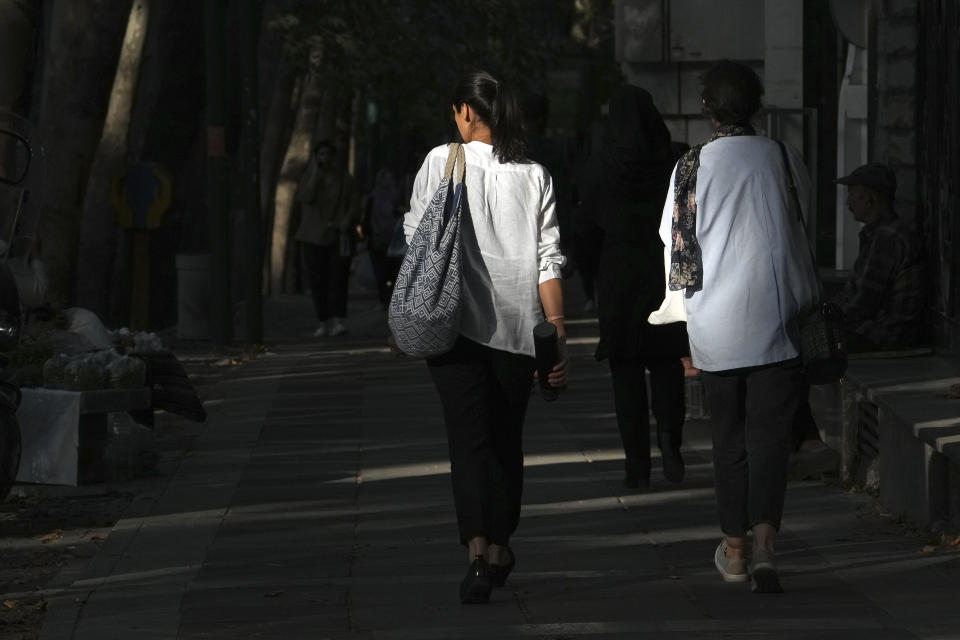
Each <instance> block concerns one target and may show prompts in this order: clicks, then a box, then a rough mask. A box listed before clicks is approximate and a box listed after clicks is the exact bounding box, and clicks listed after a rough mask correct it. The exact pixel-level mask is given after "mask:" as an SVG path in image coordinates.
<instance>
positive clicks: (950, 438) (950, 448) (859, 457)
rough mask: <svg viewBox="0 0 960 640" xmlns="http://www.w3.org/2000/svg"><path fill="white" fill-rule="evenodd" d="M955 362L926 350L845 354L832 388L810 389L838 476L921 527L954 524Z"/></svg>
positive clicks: (958, 374)
mask: <svg viewBox="0 0 960 640" xmlns="http://www.w3.org/2000/svg"><path fill="white" fill-rule="evenodd" d="M957 383H960V362H957V361H956V360H954V359H951V358H947V357H943V356H937V355H934V354H932V353H930V352H929V350H927V351H918V352H914V353H874V354H857V355H854V356H851V358H850V362H849V368H848V370H847V374H846V375H845V376H844V378H843V380H841V381H840V382H839V383H837V384H834V385H819V386H814V387H812V388H811V394H810V405H811V408H812V409H813V411H814V416H815V418H816V419H817V423H818V426H819V427H820V428H821V430H822V432H823V436H824V441H825V442H826V443H827V445H829V446H830V447H832V448H834V449H836V450H837V451H839V452H840V453H841V459H842V466H841V475H842V477H843V479H844V480H846V481H848V482H852V483H856V484H859V485H861V486H866V487H868V488H876V489H877V490H878V491H879V494H880V497H881V499H882V500H883V501H884V503H885V504H886V505H887V507H888V508H889V509H890V510H891V511H893V512H895V513H898V514H900V515H904V516H906V517H908V518H910V519H911V520H913V521H915V522H918V523H920V524H924V525H929V524H932V523H934V522H937V521H947V522H955V523H956V522H960V498H958V496H960V398H957V397H955V395H954V394H951V393H950V387H951V385H953V384H957Z"/></svg>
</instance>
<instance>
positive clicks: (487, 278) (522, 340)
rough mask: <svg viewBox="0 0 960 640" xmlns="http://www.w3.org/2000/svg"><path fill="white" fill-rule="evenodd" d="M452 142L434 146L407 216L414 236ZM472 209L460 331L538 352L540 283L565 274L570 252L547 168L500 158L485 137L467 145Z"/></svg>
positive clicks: (466, 220)
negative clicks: (563, 249) (564, 251)
mask: <svg viewBox="0 0 960 640" xmlns="http://www.w3.org/2000/svg"><path fill="white" fill-rule="evenodd" d="M447 154H448V148H447V146H446V145H443V146H439V147H436V148H434V149H433V150H431V151H430V153H428V154H427V157H426V159H425V160H424V161H423V165H422V166H421V167H420V171H419V172H418V173H417V177H416V180H415V181H414V183H413V192H412V195H411V197H410V211H409V212H408V213H407V214H406V215H405V216H404V219H403V229H404V233H405V235H406V238H407V242H409V241H410V239H411V238H412V237H413V232H414V231H415V230H416V228H417V225H419V224H420V219H421V218H422V217H423V212H424V210H425V209H426V208H427V205H428V204H429V203H430V200H431V198H432V197H433V194H434V193H435V192H436V190H437V187H438V186H439V184H440V180H441V178H442V177H443V168H444V165H445V163H446V160H447ZM464 154H465V157H466V171H465V173H464V187H465V189H466V194H467V204H468V205H469V206H468V208H467V209H465V210H464V214H465V215H464V217H463V218H462V220H461V237H462V239H463V251H462V253H461V259H462V260H463V265H464V269H463V298H462V307H461V313H460V333H461V334H462V335H463V336H464V337H466V338H469V339H470V340H473V341H475V342H479V343H480V344H484V345H487V346H489V347H492V348H494V349H500V350H502V351H509V352H511V353H522V354H526V355H530V356H532V355H534V348H533V328H534V326H536V324H537V323H538V322H540V321H542V320H543V309H542V307H541V305H540V294H539V289H538V287H539V284H540V283H541V282H545V281H547V280H550V279H553V278H560V268H561V267H562V266H563V263H564V257H563V255H561V253H560V231H559V227H558V226H557V213H556V208H555V206H554V195H553V184H552V181H551V179H550V174H549V173H547V170H546V169H544V168H543V167H542V166H540V165H539V164H537V163H535V162H527V163H515V162H508V163H501V162H500V161H499V160H497V158H496V156H494V155H493V147H492V146H490V145H488V144H485V143H483V142H476V141H474V142H470V143H468V144H465V145H464Z"/></svg>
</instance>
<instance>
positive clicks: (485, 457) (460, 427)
mask: <svg viewBox="0 0 960 640" xmlns="http://www.w3.org/2000/svg"><path fill="white" fill-rule="evenodd" d="M427 365H428V366H429V369H430V375H431V376H432V377H433V382H434V384H435V385H436V387H437V391H438V392H439V394H440V402H441V404H442V405H443V415H444V420H445V422H446V427H447V444H448V447H449V449H450V473H451V478H452V481H453V499H454V503H455V505H456V509H457V524H458V528H459V533H460V542H461V543H463V544H467V542H468V541H469V540H470V538H473V537H475V536H484V537H486V538H487V539H488V540H489V541H490V542H492V543H495V544H501V545H506V544H507V543H508V542H509V540H510V536H511V535H513V532H514V531H516V529H517V525H518V524H519V523H520V500H521V497H522V495H523V447H522V434H523V420H524V417H525V416H526V412H527V402H528V401H529V400H530V392H531V386H532V382H533V370H534V367H535V361H534V359H533V358H531V357H529V356H525V355H519V354H514V353H508V352H506V351H499V350H497V349H491V348H490V347H486V346H483V345H480V344H477V343H476V342H473V341H471V340H467V339H466V338H464V337H462V336H461V337H460V338H459V339H458V340H457V343H456V345H454V347H453V349H452V350H451V351H450V352H448V353H446V354H444V355H442V356H439V357H437V358H431V359H429V360H427Z"/></svg>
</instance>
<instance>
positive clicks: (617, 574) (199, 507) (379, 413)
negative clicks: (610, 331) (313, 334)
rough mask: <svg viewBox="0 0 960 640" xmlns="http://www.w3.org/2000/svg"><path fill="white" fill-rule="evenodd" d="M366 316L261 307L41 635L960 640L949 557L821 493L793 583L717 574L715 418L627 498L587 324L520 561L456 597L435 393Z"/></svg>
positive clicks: (540, 447)
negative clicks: (767, 589)
mask: <svg viewBox="0 0 960 640" xmlns="http://www.w3.org/2000/svg"><path fill="white" fill-rule="evenodd" d="M372 307H373V301H372V298H370V297H369V296H355V302H354V304H353V307H352V310H351V321H352V323H353V331H352V333H351V334H350V335H349V336H345V337H343V338H338V339H327V340H323V341H321V340H312V339H309V338H307V337H306V336H307V335H309V331H310V326H309V308H310V306H309V303H308V301H307V300H306V298H303V297H300V298H294V297H290V298H283V299H281V300H279V301H273V302H271V305H270V308H271V320H270V324H269V325H268V330H269V331H270V333H268V336H270V337H271V338H272V340H271V345H270V350H269V352H268V354H267V355H265V356H263V357H262V358H260V359H258V360H255V361H253V362H251V363H249V364H246V365H244V366H243V367H242V368H241V370H240V372H239V373H238V375H237V376H236V377H235V378H233V379H230V380H227V381H224V382H221V383H219V384H218V385H217V386H216V387H214V389H213V392H212V395H211V396H210V397H208V398H206V406H207V409H208V411H209V413H210V417H209V421H208V423H207V424H206V426H205V427H204V431H203V434H202V436H201V437H200V439H199V441H198V443H197V446H196V448H195V451H194V452H193V454H192V455H190V456H188V457H187V458H185V459H184V460H183V461H182V463H181V464H180V467H179V470H178V471H177V473H176V474H175V475H174V476H173V477H172V478H171V480H170V481H169V484H168V486H167V487H166V489H165V491H163V492H162V495H160V496H159V498H157V499H156V500H155V501H149V502H147V503H140V502H134V503H133V504H132V505H131V508H130V510H129V511H128V513H126V514H125V515H124V518H123V519H122V520H121V521H120V522H118V523H117V525H116V527H115V528H114V529H113V531H112V533H111V534H110V536H109V537H108V539H107V540H106V542H105V544H104V546H103V547H102V549H101V550H100V553H99V554H98V555H97V556H96V557H94V558H93V559H92V560H90V561H89V562H86V563H83V564H75V565H70V566H68V567H67V568H65V570H64V571H63V572H62V573H61V574H60V576H59V578H58V584H57V585H56V587H57V588H59V589H61V590H60V591H59V592H57V593H55V594H54V595H51V596H50V598H49V599H50V608H49V611H48V613H47V617H46V620H45V625H44V628H43V631H42V634H41V638H43V639H51V640H62V639H65V638H80V639H88V638H89V639H97V640H105V639H113V638H116V639H124V640H126V639H132V638H137V639H148V638H164V639H167V638H171V639H172V638H230V639H236V638H284V639H285V640H294V639H298V638H313V639H317V638H328V639H335V638H336V639H341V638H358V639H367V638H376V639H378V640H379V639H384V640H388V639H395V640H400V639H424V640H426V639H434V638H435V639H448V638H449V639H454V638H484V639H487V638H492V639H499V638H551V639H555V640H560V639H564V640H573V639H579V638H584V639H601V638H603V639H605V638H610V639H615V638H616V639H620V638H623V639H626V638H650V639H654V638H656V639H660V638H685V639H687V638H704V639H708V638H709V639H714V638H715V639H720V638H725V639H727V638H729V639H739V638H751V639H766V638H778V639H782V638H787V639H791V638H796V639H801V638H802V639H803V640H814V639H834V638H835V639H840V638H843V639H844V640H847V639H851V638H853V639H856V638H870V639H871V640H893V639H900V638H923V639H926V640H934V639H937V640H945V639H948V638H952V639H957V638H960V606H958V605H960V554H957V553H956V552H950V551H947V550H944V549H940V548H937V549H934V550H932V551H931V550H929V549H928V550H927V551H924V549H923V547H924V542H925V539H924V538H923V537H920V536H918V535H916V534H913V533H911V532H910V531H908V530H905V528H904V527H903V526H902V525H901V524H898V523H897V522H894V521H893V518H890V517H884V516H883V514H882V513H877V512H876V511H875V510H874V509H872V508H871V504H870V500H869V499H868V497H866V496H864V495H862V494H849V493H846V492H843V491H842V490H839V489H836V488H830V487H827V486H824V485H823V484H821V483H812V482H808V483H797V484H792V485H791V487H790V489H789V492H788V496H787V514H786V516H785V527H786V528H785V530H784V532H783V534H782V536H781V540H780V550H781V553H780V560H781V569H782V580H783V583H784V586H785V588H786V589H787V593H786V594H784V595H778V596H772V595H766V596H760V595H753V594H751V593H750V591H749V585H746V584H739V585H727V584H724V583H722V582H721V580H720V578H719V577H718V576H717V574H716V572H715V571H714V569H713V565H712V553H713V549H714V547H715V546H716V543H717V540H718V539H719V531H718V528H717V525H716V519H715V517H714V503H713V489H712V475H711V474H712V471H711V466H710V463H709V430H708V425H707V424H706V423H705V422H703V421H695V422H692V423H690V424H689V425H688V429H687V438H686V444H685V455H686V459H687V462H688V478H687V480H686V481H685V482H684V483H683V484H681V485H670V484H668V483H666V482H665V481H663V480H662V479H661V476H660V474H659V466H658V461H657V460H655V469H654V474H655V475H654V488H653V490H652V491H650V492H647V493H633V494H624V493H623V491H622V489H621V488H620V479H621V476H622V453H621V449H620V446H619V439H618V436H617V431H616V426H615V421H614V418H613V414H612V411H613V409H612V398H611V392H610V389H609V386H610V385H609V378H608V375H607V371H606V368H605V366H604V365H603V364H601V363H597V362H595V361H594V360H593V358H592V350H593V341H594V339H595V334H596V325H595V323H594V322H592V321H591V320H590V319H583V320H581V321H576V320H575V321H574V323H573V324H572V326H571V329H570V333H571V336H572V338H573V339H572V347H571V350H572V356H573V366H574V369H573V384H572V386H571V388H570V389H569V390H568V392H567V393H566V394H565V395H564V396H563V397H561V399H560V400H559V401H557V402H554V403H546V402H544V401H543V400H542V399H541V398H539V397H534V398H532V399H531V405H530V410H529V417H528V422H527V431H526V436H525V447H526V454H527V455H526V464H527V470H526V474H527V475H526V492H525V496H524V510H523V516H522V521H521V524H520V528H519V530H518V532H517V536H516V537H515V538H514V540H513V546H514V550H515V551H516V554H517V559H518V560H517V567H516V569H515V570H514V572H513V573H512V574H511V576H510V579H509V581H508V584H507V586H506V587H505V588H503V589H499V590H496V591H495V592H494V595H493V598H492V601H491V603H490V604H489V605H486V606H462V605H460V604H459V600H458V597H457V587H458V584H459V580H460V579H461V578H462V574H463V572H464V571H465V568H466V555H465V552H464V551H463V550H462V549H461V548H460V547H459V546H458V545H457V542H456V527H455V521H454V513H453V505H452V498H451V491H450V486H449V475H448V472H449V465H448V463H447V455H446V443H445V440H444V435H443V426H442V422H441V416H440V411H439V406H438V402H437V398H436V395H435V391H434V389H433V387H432V385H431V383H430V381H429V378H428V375H427V372H426V370H425V367H424V365H423V363H422V362H419V361H415V360H408V359H396V358H393V357H391V356H390V355H389V354H388V353H387V352H386V350H385V349H384V348H383V339H384V337H385V336H386V329H385V327H384V325H383V316H382V313H381V312H380V311H379V310H376V309H374V308H372ZM568 315H572V314H568Z"/></svg>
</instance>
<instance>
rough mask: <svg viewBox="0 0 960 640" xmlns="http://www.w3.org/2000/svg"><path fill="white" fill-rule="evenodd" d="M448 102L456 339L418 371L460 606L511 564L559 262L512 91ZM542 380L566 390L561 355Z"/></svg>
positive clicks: (409, 222) (426, 193)
mask: <svg viewBox="0 0 960 640" xmlns="http://www.w3.org/2000/svg"><path fill="white" fill-rule="evenodd" d="M451 104H452V110H453V117H454V120H455V122H456V125H457V129H458V131H459V133H460V136H461V138H462V139H463V142H464V143H465V144H464V154H465V157H466V171H465V176H464V189H465V190H466V197H467V204H468V208H467V210H466V211H465V214H464V217H463V220H462V224H461V233H462V238H463V245H462V255H461V261H462V265H461V268H462V286H463V290H462V294H461V313H460V336H459V338H458V339H457V342H456V344H455V345H454V347H453V349H452V350H451V351H449V352H448V353H446V354H444V355H441V356H439V357H436V358H430V359H428V360H427V365H428V367H429V370H430V374H431V377H432V378H433V381H434V384H435V385H436V387H437V391H438V393H439V395H440V401H441V404H442V405H443V414H444V421H445V423H446V431H447V441H448V444H449V450H450V471H451V479H452V483H453V497H454V503H455V505H456V513H457V525H458V529H459V539H460V542H461V543H462V544H463V545H465V546H466V547H467V553H468V562H469V563H470V565H469V569H468V571H467V575H466V576H465V577H464V579H463V581H462V582H461V584H460V599H461V602H463V603H476V602H487V601H488V600H489V598H490V593H491V589H492V587H493V586H499V585H503V584H504V582H505V580H506V578H507V575H508V574H509V573H510V570H511V569H512V568H513V566H514V562H515V557H514V554H513V552H512V550H511V549H510V546H509V542H510V537H511V536H512V535H513V533H514V531H515V530H516V528H517V525H518V524H519V521H520V501H521V495H522V490H523V449H522V437H521V436H522V431H523V422H524V416H525V414H526V409H527V402H528V400H529V398H530V388H531V384H532V381H533V372H534V368H535V360H534V357H533V356H534V346H533V328H534V326H535V325H536V324H537V323H538V322H541V321H542V320H543V319H544V316H546V319H547V320H548V321H550V322H552V323H553V324H554V325H556V328H557V333H558V334H559V336H560V339H561V341H563V340H564V338H565V335H566V331H565V329H564V323H563V294H562V288H561V281H560V270H561V268H562V267H563V262H564V258H563V255H562V254H561V252H560V234H559V229H558V227H557V216H556V210H555V207H554V196H553V187H552V185H551V180H550V175H549V174H548V173H547V171H546V170H545V169H544V168H543V167H542V166H540V165H539V164H536V163H533V162H530V161H527V160H525V158H524V153H525V150H524V144H523V138H522V122H521V116H520V111H519V107H518V105H517V102H516V99H515V98H514V97H513V95H512V93H511V92H510V90H509V89H508V88H507V87H506V86H505V85H504V83H503V82H501V81H499V80H497V79H496V78H494V77H493V76H491V75H490V74H488V73H485V72H476V73H472V74H470V75H468V76H466V77H465V78H463V79H462V80H461V81H460V83H459V84H458V85H457V86H456V88H455V90H454V93H453V100H452V101H451ZM447 155H448V148H447V145H442V146H439V147H436V148H435V149H433V150H431V151H430V152H429V153H428V154H427V157H426V159H425V160H424V162H423V165H422V166H421V167H420V171H419V172H418V173H417V177H416V180H415V181H414V185H413V192H412V195H411V198H410V211H409V212H408V213H407V214H406V216H405V217H404V232H405V233H406V236H407V241H408V242H409V241H410V239H411V238H412V236H413V233H414V231H416V228H417V225H418V224H419V223H420V219H421V218H422V217H423V212H424V210H425V209H426V208H427V205H428V204H429V202H430V199H431V198H432V197H433V194H434V193H435V192H436V189H437V186H438V185H439V183H440V179H441V177H442V175H443V171H444V165H445V163H446V160H447ZM467 211H468V212H469V213H467ZM549 382H550V384H551V385H552V386H555V387H563V386H565V384H566V357H565V356H564V357H563V358H562V359H561V361H560V362H559V363H558V364H557V365H556V367H554V369H553V372H552V373H551V374H550V376H549Z"/></svg>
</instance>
